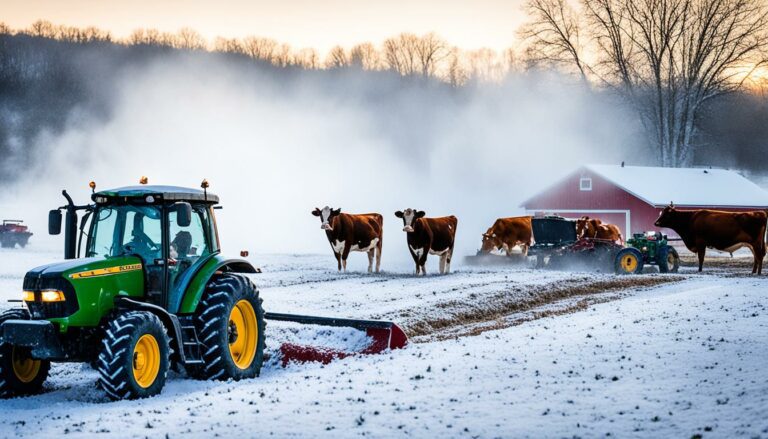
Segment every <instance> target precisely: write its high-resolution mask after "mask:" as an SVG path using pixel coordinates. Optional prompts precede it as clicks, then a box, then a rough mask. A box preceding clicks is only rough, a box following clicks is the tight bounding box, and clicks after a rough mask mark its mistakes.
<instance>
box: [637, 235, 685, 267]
mask: <svg viewBox="0 0 768 439" xmlns="http://www.w3.org/2000/svg"><path fill="white" fill-rule="evenodd" d="M627 246H629V247H633V248H636V249H637V250H638V251H639V252H640V253H641V254H642V258H643V264H641V266H642V265H657V266H658V267H659V272H661V273H677V271H678V270H679V269H680V256H678V254H677V250H675V248H674V247H672V246H671V245H669V238H667V235H664V234H662V233H661V232H656V231H650V232H645V233H634V234H633V235H632V238H630V239H628V240H627Z"/></svg>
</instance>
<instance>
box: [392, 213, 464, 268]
mask: <svg viewBox="0 0 768 439" xmlns="http://www.w3.org/2000/svg"><path fill="white" fill-rule="evenodd" d="M424 215H426V214H425V213H424V211H423V210H415V209H405V211H404V212H403V211H400V210H398V211H397V212H395V216H396V217H398V218H402V219H403V231H404V232H406V235H407V241H408V250H409V251H410V252H411V256H412V257H413V262H415V263H416V274H417V275H418V274H420V273H423V274H424V275H426V274H427V268H426V263H427V255H428V254H430V253H431V254H433V255H439V256H440V273H441V274H443V273H446V274H447V273H448V272H450V271H451V257H452V256H453V245H454V241H455V238H456V225H457V224H458V221H459V220H458V219H456V217H455V216H453V215H451V216H444V217H442V218H424Z"/></svg>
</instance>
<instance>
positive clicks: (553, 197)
mask: <svg viewBox="0 0 768 439" xmlns="http://www.w3.org/2000/svg"><path fill="white" fill-rule="evenodd" d="M670 202H674V203H675V206H678V207H680V208H681V209H718V210H727V211H745V210H758V209H766V208H768V192H766V191H765V190H763V189H762V188H760V187H759V186H757V185H756V184H754V183H753V182H751V181H749V180H747V179H746V178H744V177H743V176H741V175H740V174H738V173H737V172H735V171H729V170H726V169H701V168H657V167H645V166H619V165H585V166H582V167H580V168H578V169H577V170H575V171H574V172H572V173H571V174H569V175H567V176H566V177H564V178H562V179H561V180H559V181H558V182H557V183H555V184H554V185H552V186H551V187H549V188H547V189H545V190H544V191H542V192H540V193H539V194H537V195H534V196H533V197H531V198H529V199H528V200H527V201H525V202H524V203H523V204H522V205H521V207H523V208H524V209H525V210H526V213H527V214H529V215H541V214H547V215H552V214H554V215H561V216H564V217H566V218H578V217H581V216H583V215H587V216H590V217H593V218H600V219H601V220H603V222H608V223H612V224H616V225H617V226H619V228H621V233H622V236H624V237H625V238H626V237H628V236H631V233H639V232H644V231H648V230H655V229H656V227H655V226H654V225H653V223H654V222H655V221H656V219H657V218H658V217H659V213H660V212H661V210H662V209H663V208H664V207H665V206H667V205H669V203H670ZM630 232H631V233H630ZM664 232H665V233H669V234H670V236H676V234H675V233H674V232H672V231H671V230H667V229H665V230H664Z"/></svg>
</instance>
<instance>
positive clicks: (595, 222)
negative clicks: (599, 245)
mask: <svg viewBox="0 0 768 439" xmlns="http://www.w3.org/2000/svg"><path fill="white" fill-rule="evenodd" d="M576 237H577V238H592V239H603V240H607V241H613V242H617V241H618V243H619V244H621V245H624V238H623V237H622V236H621V229H619V226H617V225H615V224H603V222H602V221H601V220H600V219H598V218H590V217H588V216H583V217H581V218H579V219H577V220H576Z"/></svg>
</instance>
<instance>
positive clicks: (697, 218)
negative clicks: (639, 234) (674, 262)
mask: <svg viewBox="0 0 768 439" xmlns="http://www.w3.org/2000/svg"><path fill="white" fill-rule="evenodd" d="M767 222H768V214H766V212H764V211H754V212H722V211H719V210H707V209H701V210H677V209H675V206H674V204H670V205H669V206H667V207H665V208H664V210H662V211H661V213H660V214H659V219H657V220H656V226H657V227H666V228H669V229H672V230H674V231H675V232H677V234H678V235H680V238H682V239H683V242H684V243H685V246H686V247H688V250H690V251H692V252H693V253H696V254H697V255H698V257H699V271H701V270H702V267H703V266H704V253H705V252H706V251H707V247H710V248H715V249H717V250H722V251H726V252H730V253H733V252H734V251H736V250H738V249H740V248H742V247H749V249H750V250H752V254H753V256H754V262H753V264H752V273H753V274H754V273H757V274H761V273H762V271H763V258H764V257H765V251H766V249H765V241H764V239H765V228H766V223H767Z"/></svg>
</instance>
